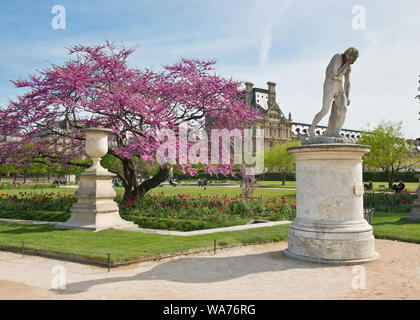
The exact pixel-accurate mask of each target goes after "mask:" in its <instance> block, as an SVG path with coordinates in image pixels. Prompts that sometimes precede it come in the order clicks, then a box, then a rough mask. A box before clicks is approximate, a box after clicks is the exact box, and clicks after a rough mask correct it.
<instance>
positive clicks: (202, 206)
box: [120, 193, 296, 224]
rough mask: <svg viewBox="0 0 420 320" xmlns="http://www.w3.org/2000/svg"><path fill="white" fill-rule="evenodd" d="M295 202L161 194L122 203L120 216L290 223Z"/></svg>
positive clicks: (293, 200) (221, 221) (282, 199)
mask: <svg viewBox="0 0 420 320" xmlns="http://www.w3.org/2000/svg"><path fill="white" fill-rule="evenodd" d="M295 201H296V199H295V198H284V197H282V198H280V199H275V198H274V199H268V200H267V201H266V202H265V203H261V202H260V201H258V200H248V201H243V200H237V199H236V198H229V197H228V196H227V195H223V196H218V195H216V196H207V195H199V196H198V197H193V196H192V195H191V194H178V195H176V196H165V194H164V193H158V194H153V195H147V196H146V197H145V198H144V199H140V200H136V199H133V200H131V201H127V200H126V201H123V202H122V203H120V213H121V214H127V215H135V216H141V217H157V218H172V219H183V220H197V221H207V222H212V223H216V224H224V223H227V222H229V221H234V220H239V219H244V218H250V219H251V218H253V219H254V218H262V219H266V220H271V221H279V220H293V219H294V217H295V215H296V205H295Z"/></svg>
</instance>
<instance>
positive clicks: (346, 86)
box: [344, 66, 351, 105]
mask: <svg viewBox="0 0 420 320" xmlns="http://www.w3.org/2000/svg"><path fill="white" fill-rule="evenodd" d="M350 72H351V68H350V66H349V67H348V69H347V72H346V73H345V74H344V92H345V94H346V97H347V105H349V104H350V99H349V94H350Z"/></svg>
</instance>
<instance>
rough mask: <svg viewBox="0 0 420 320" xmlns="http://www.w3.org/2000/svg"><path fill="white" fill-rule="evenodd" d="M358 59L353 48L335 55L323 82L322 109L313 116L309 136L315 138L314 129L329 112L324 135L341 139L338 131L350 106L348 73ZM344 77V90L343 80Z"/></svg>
mask: <svg viewBox="0 0 420 320" xmlns="http://www.w3.org/2000/svg"><path fill="white" fill-rule="evenodd" d="M358 57H359V52H358V51H357V49H355V48H349V49H347V50H346V51H345V52H344V54H336V55H335V56H334V57H333V58H332V59H331V62H330V64H329V65H328V67H327V70H326V77H325V82H324V94H323V98H322V109H321V111H320V112H318V113H317V114H316V115H315V118H314V120H313V121H312V125H311V127H310V128H309V136H310V137H313V136H315V128H316V126H317V125H318V123H319V122H320V121H321V119H322V118H323V117H324V116H325V115H326V114H327V113H328V112H329V111H330V108H331V105H332V109H331V115H330V118H329V120H328V128H327V130H326V131H325V133H324V136H327V137H341V136H340V130H341V129H342V127H343V124H344V120H345V118H346V113H347V106H348V105H350V99H349V91H350V71H351V67H350V65H352V64H353V63H354V62H355V61H356V60H357V58H358ZM343 77H344V89H343V81H342V79H343Z"/></svg>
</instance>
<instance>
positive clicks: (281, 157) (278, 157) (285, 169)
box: [264, 141, 300, 185]
mask: <svg viewBox="0 0 420 320" xmlns="http://www.w3.org/2000/svg"><path fill="white" fill-rule="evenodd" d="M299 144H300V143H299V142H293V141H287V142H285V143H276V144H275V145H274V146H273V147H272V148H271V150H269V151H267V152H265V153H264V166H265V167H266V168H267V169H268V170H270V171H274V172H280V173H281V176H282V179H281V180H282V185H285V183H286V174H287V173H289V172H292V171H293V170H294V169H295V159H294V158H293V156H291V155H290V154H289V153H288V152H287V149H288V148H290V147H294V146H297V145H299Z"/></svg>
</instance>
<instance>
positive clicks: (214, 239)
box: [214, 239, 216, 254]
mask: <svg viewBox="0 0 420 320" xmlns="http://www.w3.org/2000/svg"><path fill="white" fill-rule="evenodd" d="M214 254H216V239H214Z"/></svg>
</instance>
